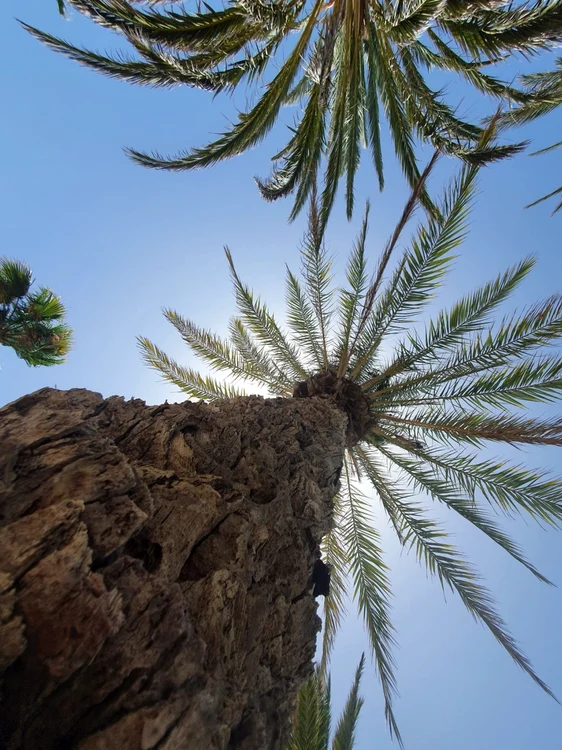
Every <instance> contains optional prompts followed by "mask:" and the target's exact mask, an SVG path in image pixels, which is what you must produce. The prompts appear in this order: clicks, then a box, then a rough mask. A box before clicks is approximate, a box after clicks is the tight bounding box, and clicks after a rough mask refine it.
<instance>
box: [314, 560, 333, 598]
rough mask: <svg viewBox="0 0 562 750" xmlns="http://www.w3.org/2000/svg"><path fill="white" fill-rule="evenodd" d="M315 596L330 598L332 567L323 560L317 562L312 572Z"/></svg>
mask: <svg viewBox="0 0 562 750" xmlns="http://www.w3.org/2000/svg"><path fill="white" fill-rule="evenodd" d="M312 583H313V584H314V589H313V590H312V595H313V596H328V594H329V593H330V567H329V565H326V563H324V562H322V560H316V562H315V563H314V568H313V570H312Z"/></svg>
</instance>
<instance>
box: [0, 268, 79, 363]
mask: <svg viewBox="0 0 562 750" xmlns="http://www.w3.org/2000/svg"><path fill="white" fill-rule="evenodd" d="M32 283H33V278H32V274H31V269H30V268H29V266H27V265H26V264H25V263H21V262H20V261H17V260H10V259H7V258H2V259H0V344H1V345H3V346H11V347H12V349H14V351H15V352H16V354H17V355H18V357H21V359H23V360H24V361H25V362H27V364H28V365H32V366H37V365H58V364H61V363H62V362H64V360H65V358H66V355H67V354H68V351H69V349H70V345H71V334H72V331H71V330H70V328H69V327H68V326H67V325H66V324H65V322H64V315H65V310H64V306H63V304H62V302H61V301H60V299H59V297H57V296H56V295H55V294H53V292H51V290H50V289H47V288H46V287H40V288H39V289H38V290H36V291H34V292H30V287H31V284H32Z"/></svg>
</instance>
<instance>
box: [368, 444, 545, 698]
mask: <svg viewBox="0 0 562 750" xmlns="http://www.w3.org/2000/svg"><path fill="white" fill-rule="evenodd" d="M358 453H359V457H360V458H359V460H360V463H361V466H362V467H363V469H364V470H365V473H366V475H367V476H368V478H369V479H370V480H371V481H372V482H373V485H374V486H375V489H376V490H377V491H379V487H380V486H381V485H384V487H385V495H386V505H385V508H386V509H387V512H389V514H392V520H393V523H394V525H395V526H396V527H397V528H399V529H400V532H401V539H402V542H403V544H404V545H406V546H407V547H409V548H410V549H413V550H414V551H415V553H416V556H417V557H418V559H419V560H420V561H423V563H424V565H425V567H426V568H427V569H428V570H429V571H430V572H431V573H432V574H433V575H435V576H437V578H438V579H439V582H440V583H441V585H442V587H443V588H445V586H448V587H449V588H450V590H451V591H454V592H456V593H457V594H458V595H459V597H460V599H461V601H462V602H463V604H464V605H465V607H466V608H467V609H468V611H469V612H470V613H471V614H472V615H473V617H474V618H475V619H476V620H479V621H480V622H481V623H482V624H483V625H485V626H486V627H487V628H488V629H489V630H490V632H491V633H492V635H493V636H494V638H495V639H496V640H497V641H498V643H500V644H501V645H502V646H503V647H504V648H505V650H506V651H507V652H508V654H509V655H510V656H511V658H512V659H513V660H514V661H515V663H516V664H517V665H518V666H519V667H521V669H523V671H525V672H526V673H527V674H528V675H529V676H530V677H531V679H532V680H533V681H534V682H536V683H537V684H538V685H539V686H540V687H541V688H542V689H543V690H544V691H545V692H547V693H548V694H549V695H550V696H552V697H553V698H554V697H555V696H554V694H553V693H552V691H551V690H550V688H549V687H548V685H547V684H546V683H545V682H544V681H543V680H541V679H540V677H539V676H538V675H537V674H536V673H535V671H534V670H533V668H532V666H531V664H530V662H529V660H528V658H527V657H526V656H525V654H523V652H522V651H521V650H520V648H519V646H518V644H517V642H516V641H515V639H514V638H513V636H512V635H511V634H510V632H509V631H508V629H507V627H506V625H505V623H504V622H503V620H502V618H501V617H500V615H499V614H498V613H497V611H496V610H495V607H494V604H493V599H492V597H491V595H490V594H489V592H488V591H487V590H486V589H485V588H484V587H483V586H482V584H481V583H480V580H481V579H480V576H479V575H478V574H477V573H476V571H475V570H474V568H473V567H472V566H471V565H469V564H468V563H467V562H466V560H465V559H464V558H463V557H462V556H461V555H460V554H459V552H458V551H457V550H456V549H455V547H454V546H453V545H452V544H450V543H449V542H448V541H447V539H448V535H447V534H446V532H444V531H443V530H442V529H441V528H440V527H439V526H438V525H437V524H436V523H435V522H433V521H431V520H429V519H428V518H427V517H426V515H425V513H424V512H423V510H422V508H421V507H420V505H419V504H417V503H414V502H412V501H410V500H408V499H406V498H404V497H401V496H400V494H399V493H398V492H397V491H396V490H393V491H391V490H390V489H389V488H390V487H392V484H393V483H392V482H391V481H390V480H389V479H388V477H385V476H384V475H383V473H382V471H381V470H380V467H376V462H375V459H374V456H373V455H372V451H371V452H369V453H367V452H365V451H363V450H362V449H359V450H358Z"/></svg>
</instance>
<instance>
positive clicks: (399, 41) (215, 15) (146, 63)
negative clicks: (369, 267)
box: [26, 0, 562, 224]
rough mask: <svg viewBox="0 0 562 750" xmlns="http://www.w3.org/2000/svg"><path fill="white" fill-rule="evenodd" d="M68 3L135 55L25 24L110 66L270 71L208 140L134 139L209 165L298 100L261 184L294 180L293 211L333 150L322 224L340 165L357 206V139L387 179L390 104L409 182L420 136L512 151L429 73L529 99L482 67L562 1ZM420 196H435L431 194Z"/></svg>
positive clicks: (152, 163)
mask: <svg viewBox="0 0 562 750" xmlns="http://www.w3.org/2000/svg"><path fill="white" fill-rule="evenodd" d="M61 3H62V0H59V4H61ZM68 3H69V5H70V6H72V7H73V8H75V9H77V10H78V11H80V12H82V13H84V14H85V15H87V16H89V17H90V18H91V19H92V20H93V21H95V22H96V23H97V24H99V25H101V26H105V27H107V28H110V29H112V30H114V31H117V32H119V33H120V34H121V35H122V36H123V37H124V38H125V40H126V41H127V42H128V43H129V44H130V46H131V48H132V51H133V52H134V53H135V54H134V55H128V54H124V53H123V52H118V53H116V54H115V55H113V56H111V55H107V54H100V53H97V52H94V51H90V50H87V49H83V48H79V47H76V46H73V45H71V44H69V43H67V42H65V41H63V40H61V39H58V38H56V37H54V36H51V35H49V34H46V33H42V32H41V31H38V30H37V29H34V28H32V27H30V26H27V25H26V28H27V29H28V30H29V31H31V32H32V33H33V34H35V36H37V37H38V38H39V39H41V40H42V41H43V42H45V43H46V44H48V45H49V46H50V47H52V48H53V49H55V50H57V51H59V52H62V53H64V54H66V55H68V56H69V57H71V58H73V59H75V60H77V61H78V62H80V63H83V64H84V65H87V66H89V67H91V68H94V69H96V70H99V71H100V72H102V73H104V74H106V75H109V76H112V77H115V78H121V79H124V80H128V81H131V82H133V83H139V84H146V85H150V86H168V87H171V86H177V85H180V84H186V85H188V86H195V87H199V88H203V89H207V90H209V91H212V92H213V93H215V94H216V93H218V92H221V91H232V90H233V89H235V88H237V87H240V86H250V85H251V84H252V83H255V82H256V81H259V82H260V83H262V84H265V87H264V88H263V89H262V91H261V92H259V94H258V99H257V103H256V104H255V105H254V106H253V107H252V108H251V109H250V110H249V111H247V112H243V113H241V114H240V116H239V118H238V121H237V122H236V123H235V124H234V126H233V127H232V128H231V129H230V130H228V131H227V132H225V133H223V134H222V135H221V136H220V137H219V138H218V139H217V140H215V141H214V142H212V143H210V144H209V145H207V146H204V147H202V148H196V149H194V150H192V151H188V152H182V153H179V154H178V155H176V156H172V157H164V156H161V155H160V154H158V153H153V154H152V155H150V154H146V153H142V152H140V151H136V150H133V149H130V150H129V153H130V155H131V156H132V157H133V159H135V160H136V161H138V162H139V163H141V164H143V165H145V166H148V167H156V168H161V169H179V170H182V169H194V168H198V167H206V166H209V165H211V164H215V163H216V162H219V161H221V160H223V159H227V158H230V157H232V156H235V155H237V154H240V153H243V152H244V151H246V150H247V149H249V148H251V147H252V146H254V145H255V144H256V143H258V142H259V141H260V140H261V139H263V138H264V136H265V135H266V134H267V133H268V131H269V130H270V129H271V128H272V127H273V125H274V124H275V123H276V121H277V119H278V117H279V114H280V109H281V107H282V106H283V105H295V104H296V105H299V107H300V108H301V110H302V111H301V112H300V114H299V115H298V121H297V122H296V124H295V125H294V127H292V128H290V131H291V136H290V139H289V141H288V143H287V145H286V146H285V147H284V148H283V149H282V150H281V151H280V152H279V153H278V154H276V155H275V156H274V157H273V158H274V161H275V166H274V169H273V172H272V174H271V176H270V177H269V179H266V180H258V185H259V188H260V190H261V193H262V195H263V196H264V198H266V199H267V200H275V199H276V198H279V197H281V196H285V195H288V194H290V193H293V192H294V193H295V202H294V207H293V211H292V216H293V217H294V216H295V215H296V214H297V213H298V212H299V211H300V210H301V209H302V207H303V206H304V205H305V203H306V201H307V199H308V197H309V195H310V191H311V188H312V183H313V180H314V179H315V178H316V176H317V174H318V171H319V169H320V167H321V164H322V159H323V156H324V155H326V169H325V180H324V189H323V193H322V200H321V220H322V222H323V224H325V222H326V220H327V217H328V215H329V213H330V211H331V208H332V205H333V202H334V198H335V195H336V190H337V186H338V182H339V179H340V178H341V177H344V176H345V178H346V203H347V214H348V216H351V214H352V210H353V202H354V178H355V175H356V172H357V169H358V167H359V161H360V149H361V144H364V145H368V147H369V149H370V150H371V153H372V158H373V161H374V165H375V169H376V172H377V175H378V181H379V185H380V187H381V188H382V187H383V154H382V148H381V137H380V126H381V117H382V116H383V115H384V116H385V117H386V121H387V124H388V127H389V129H390V133H391V136H392V139H393V142H394V148H395V151H396V154H397V156H398V159H399V161H400V163H401V166H402V169H403V171H404V174H405V175H406V177H407V179H408V180H409V182H410V184H411V185H412V186H413V185H415V184H416V182H417V181H418V179H419V171H418V166H417V162H416V157H415V144H416V139H417V138H419V139H421V140H422V141H426V142H430V143H431V144H433V146H434V147H436V148H439V149H440V150H442V151H443V152H445V153H448V154H453V155H456V156H459V157H461V158H463V159H465V160H468V159H470V160H473V161H474V162H476V161H478V162H485V161H490V160H493V159H497V158H501V157H502V156H506V155H509V154H510V153H511V150H510V149H509V148H508V147H504V148H501V147H498V146H496V147H495V148H488V149H487V150H486V151H484V152H478V150H477V149H476V144H477V141H478V139H479V136H480V133H481V131H480V127H479V126H478V125H477V124H474V123H471V122H467V121H465V120H463V119H462V118H461V117H460V116H459V115H458V114H457V112H456V111H455V108H454V107H453V106H451V105H450V104H448V103H447V102H446V101H445V98H444V96H443V91H442V90H436V89H434V88H432V87H431V86H430V85H429V83H428V74H432V71H436V72H438V73H439V72H441V73H443V72H444V73H446V74H453V75H454V76H456V77H457V78H458V79H462V80H463V81H464V82H466V83H468V84H469V85H470V86H471V87H473V88H474V89H476V91H477V92H480V93H483V94H485V95H487V96H489V97H492V98H495V99H496V100H498V101H499V102H504V103H510V104H511V103H515V104H522V103H525V102H526V101H527V100H528V97H529V95H528V94H526V93H524V92H523V91H519V90H517V89H516V88H514V87H513V86H511V85H509V84H507V83H505V82H504V81H502V80H500V79H498V78H496V77H495V76H493V75H491V74H490V73H488V72H486V68H487V67H488V66H490V65H492V64H494V63H499V62H502V61H505V60H506V59H507V58H508V57H510V56H512V55H514V54H517V53H520V55H521V56H524V57H526V58H528V57H529V56H532V55H534V54H537V53H538V52H540V51H541V50H543V49H545V48H550V47H552V46H555V45H556V44H558V43H559V42H561V41H562V0H533V2H522V3H513V2H505V1H502V0H473V1H471V0H308V2H307V0H231V2H228V3H225V5H224V7H221V8H220V9H218V10H214V9H213V8H211V7H210V6H209V5H208V4H207V3H206V2H201V3H197V11H198V12H196V13H190V12H188V10H187V6H188V5H189V4H188V3H186V2H178V0H175V1H174V0H170V2H169V3H168V5H169V6H170V8H171V9H162V10H160V9H159V8H160V7H161V6H163V5H164V3H159V2H158V0H136V1H134V0H68ZM201 8H203V11H201ZM381 113H382V114H381ZM422 200H423V202H424V203H425V205H426V206H427V207H431V204H430V201H429V197H428V196H427V194H424V195H422Z"/></svg>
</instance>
